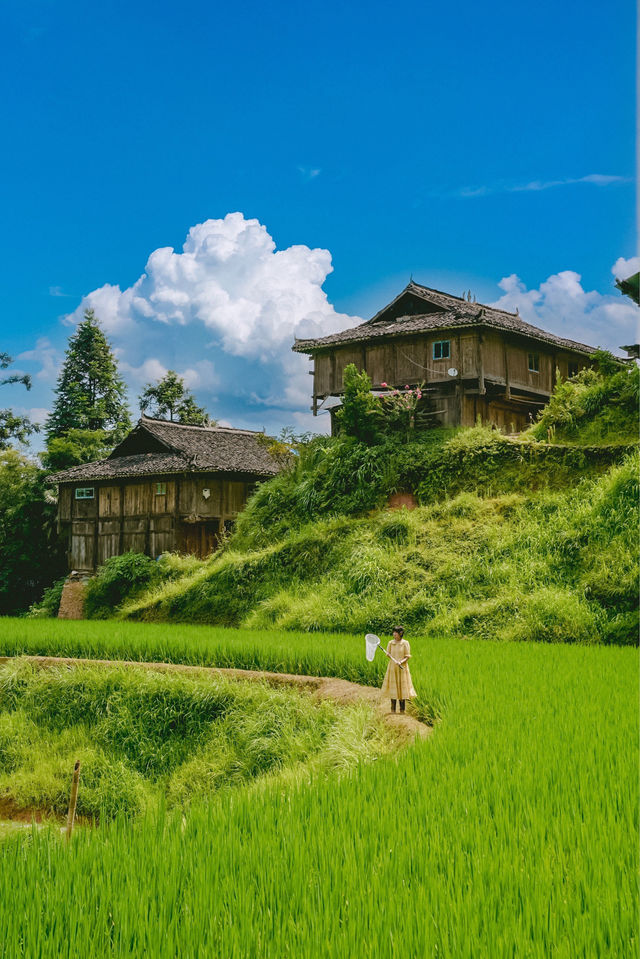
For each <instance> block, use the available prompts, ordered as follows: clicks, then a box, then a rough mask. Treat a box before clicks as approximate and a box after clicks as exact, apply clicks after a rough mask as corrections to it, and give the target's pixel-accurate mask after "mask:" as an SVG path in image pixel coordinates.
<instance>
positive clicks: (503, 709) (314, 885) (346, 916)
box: [0, 620, 639, 959]
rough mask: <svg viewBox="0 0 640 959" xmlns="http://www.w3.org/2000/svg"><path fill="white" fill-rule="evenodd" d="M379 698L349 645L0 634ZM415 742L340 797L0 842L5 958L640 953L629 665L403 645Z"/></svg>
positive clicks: (37, 644) (377, 670)
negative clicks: (304, 676)
mask: <svg viewBox="0 0 640 959" xmlns="http://www.w3.org/2000/svg"><path fill="white" fill-rule="evenodd" d="M18 650H23V651H27V652H50V653H53V652H56V651H58V652H60V653H74V652H75V653H77V654H80V655H81V654H83V653H84V654H88V655H94V656H115V657H118V656H127V657H136V656H139V657H140V658H144V659H160V658H164V657H165V655H166V654H169V658H172V659H173V660H184V661H187V662H201V663H210V664H218V665H230V664H234V663H235V664H237V665H240V666H246V665H250V664H253V665H255V666H263V667H264V668H270V669H271V668H279V669H281V670H300V671H304V672H316V673H320V674H325V675H326V674H335V675H342V676H344V677H346V678H358V677H360V678H365V679H368V680H369V681H370V682H372V683H375V682H379V681H380V677H381V670H382V668H383V663H382V661H381V660H380V661H378V662H375V663H374V664H372V665H369V664H367V663H366V661H365V660H364V655H363V652H364V650H363V643H362V640H361V639H356V638H355V637H350V636H342V637H341V636H331V635H323V636H321V637H319V636H310V635H308V634H294V633H251V632H248V631H234V630H222V629H215V628H209V627H187V626H182V625H174V626H170V627H167V626H166V625H161V624H160V625H152V624H148V625H145V624H132V623H113V622H107V623H98V622H96V623H86V622H85V623H62V622H55V621H28V620H4V621H1V620H0V651H3V652H6V653H13V652H16V651H18ZM412 652H413V654H414V658H413V660H412V673H413V677H414V681H415V683H416V687H417V688H418V690H419V692H420V694H421V697H422V701H423V702H425V703H431V704H432V707H433V711H434V712H435V713H437V714H439V715H440V716H441V719H442V721H441V722H440V723H438V725H437V727H436V730H435V733H434V735H433V737H431V739H430V740H429V741H427V742H425V743H419V744H418V745H416V746H415V747H414V748H412V749H408V750H405V751H403V752H402V753H401V754H400V755H399V756H398V758H397V761H394V760H389V759H381V760H379V761H378V762H376V763H374V764H372V765H369V766H362V767H358V769H357V770H356V771H355V772H354V773H353V774H352V775H351V776H350V777H345V778H343V779H342V780H340V781H335V780H325V781H323V782H317V783H311V785H307V784H298V785H297V786H295V788H293V789H291V790H290V791H289V790H286V791H285V790H283V788H282V787H281V786H277V785H274V787H272V788H269V789H266V790H264V791H261V792H260V793H258V794H254V795H251V796H245V795H243V794H240V793H238V792H236V793H234V794H233V795H232V794H231V793H229V794H227V795H226V796H224V795H223V796H221V797H220V798H219V799H218V801H216V802H214V803H211V804H208V805H202V806H196V807H194V808H192V810H191V812H190V814H189V816H188V818H187V821H186V823H183V822H182V820H181V818H180V816H176V817H174V816H173V815H171V814H169V815H167V816H166V817H164V818H162V817H161V819H160V820H159V821H158V820H157V819H155V818H150V819H148V820H143V821H142V822H141V823H140V824H139V825H137V826H133V825H131V824H129V823H127V822H126V821H123V820H117V821H116V822H115V823H114V824H112V825H110V826H108V827H100V828H99V829H98V830H97V831H95V832H91V831H85V832H79V833H78V834H77V835H76V837H75V839H74V842H73V845H72V847H71V848H70V849H69V848H65V847H64V846H63V844H62V843H61V842H60V840H59V838H58V837H57V836H55V835H54V834H47V833H44V834H42V833H41V834H35V835H33V836H30V837H29V838H28V842H27V843H26V844H25V841H24V839H22V838H15V839H11V840H8V841H4V842H3V843H2V845H1V846H0V928H1V929H2V930H3V942H4V946H5V952H6V954H7V955H11V956H14V955H15V956H25V957H28V959H31V957H35V956H38V957H40V959H52V957H58V956H60V955H89V954H91V955H93V956H96V957H98V959H101V957H103V956H111V955H130V956H132V957H142V956H145V955H153V956H154V957H157V959H169V957H171V959H173V957H174V956H176V955H188V956H194V957H200V956H201V957H205V956H211V955H224V956H246V955H261V956H265V957H272V956H273V957H278V959H280V957H283V956H296V957H304V959H306V957H314V959H319V957H340V959H342V957H343V956H345V955H349V956H362V957H371V959H374V957H375V959H386V957H396V956H397V957H400V956H408V955H411V956H431V955H439V956H442V957H447V959H449V957H450V959H460V957H467V956H468V957H471V956H487V957H505V959H506V957H511V956H514V955H518V956H527V957H530V959H548V957H553V959H565V957H566V959H575V957H578V956H582V957H590V956H593V955H599V956H602V957H611V959H613V957H616V959H619V957H626V956H632V955H635V954H636V952H637V944H638V919H637V908H636V905H637V882H636V876H637V870H638V845H637V842H635V841H633V840H632V837H633V836H635V835H637V829H638V791H637V742H638V705H639V704H638V655H637V651H636V650H633V649H611V648H602V647H576V646H573V647H567V646H557V645H556V646H552V645H547V644H522V643H508V642H507V643H495V642H473V641H470V642H459V643H451V642H450V641H447V640H439V639H433V638H431V639H427V638H421V637H412Z"/></svg>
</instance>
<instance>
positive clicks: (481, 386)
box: [478, 333, 486, 396]
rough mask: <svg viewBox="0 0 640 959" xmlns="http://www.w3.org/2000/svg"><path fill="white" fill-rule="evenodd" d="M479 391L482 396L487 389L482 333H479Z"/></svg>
mask: <svg viewBox="0 0 640 959" xmlns="http://www.w3.org/2000/svg"><path fill="white" fill-rule="evenodd" d="M478 392H479V393H480V395H481V396H482V395H483V394H484V393H485V392H486V390H485V387H484V358H483V356H482V333H478Z"/></svg>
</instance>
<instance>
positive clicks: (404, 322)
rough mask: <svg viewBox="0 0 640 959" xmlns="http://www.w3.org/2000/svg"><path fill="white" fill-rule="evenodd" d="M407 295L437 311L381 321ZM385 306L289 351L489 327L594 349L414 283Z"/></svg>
mask: <svg viewBox="0 0 640 959" xmlns="http://www.w3.org/2000/svg"><path fill="white" fill-rule="evenodd" d="M407 293H409V294H412V295H413V296H414V297H416V298H418V299H422V300H424V301H425V304H426V303H429V304H430V305H434V306H436V307H437V312H425V313H416V314H414V315H411V316H398V317H395V318H394V317H392V318H385V314H386V313H387V312H388V311H390V310H391V308H392V307H393V304H394V303H395V302H396V300H399V299H400V297H402V296H405V295H406V294H407ZM396 300H393V301H392V302H391V303H390V304H389V305H388V306H386V307H384V309H382V310H380V312H379V313H376V315H375V316H374V317H373V318H372V319H370V320H367V321H366V322H365V323H360V324H359V325H358V326H354V327H352V328H351V329H350V330H343V331H342V332H341V333H332V334H330V335H329V336H322V337H319V338H318V339H313V340H311V339H310V340H296V341H295V343H294V345H293V347H292V348H293V350H294V351H295V352H297V353H315V352H317V351H318V350H322V349H326V348H328V347H331V346H337V345H340V344H343V343H344V344H348V343H364V342H368V341H369V340H372V339H378V338H382V337H398V336H410V335H412V334H415V333H429V332H431V331H434V330H447V329H460V328H461V327H486V326H488V327H492V328H493V329H497V330H504V331H505V332H509V333H519V334H520V335H521V336H526V337H528V338H529V339H533V340H538V341H541V342H544V343H549V344H550V345H552V346H555V347H556V348H560V349H565V350H572V351H575V352H578V353H593V352H595V349H596V347H594V346H587V344H585V343H578V342H577V341H575V340H569V339H565V337H562V336H556V335H555V333H548V332H547V331H546V330H541V329H540V328H539V327H537V326H532V325H531V324H530V323H525V321H524V320H523V319H521V318H520V316H519V315H518V314H517V313H508V312H507V311H506V310H497V309H495V307H492V306H485V305H484V304H482V303H469V302H467V300H463V299H461V298H460V297H457V296H451V295H450V294H449V293H441V292H440V291H439V290H431V289H430V288H429V287H426V286H420V285H419V284H417V283H409V285H408V286H407V287H406V288H405V289H404V290H403V291H402V293H401V294H400V295H399V296H398V297H396Z"/></svg>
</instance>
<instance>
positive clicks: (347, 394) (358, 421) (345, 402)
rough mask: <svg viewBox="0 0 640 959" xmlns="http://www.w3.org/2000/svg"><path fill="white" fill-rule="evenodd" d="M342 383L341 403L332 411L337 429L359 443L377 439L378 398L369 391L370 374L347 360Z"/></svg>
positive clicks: (369, 442) (378, 424)
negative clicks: (336, 409) (335, 410)
mask: <svg viewBox="0 0 640 959" xmlns="http://www.w3.org/2000/svg"><path fill="white" fill-rule="evenodd" d="M342 384H343V395H342V406H341V407H340V409H339V410H338V411H337V412H336V423H337V425H338V430H339V432H340V433H343V434H345V435H346V436H353V437H355V438H356V439H357V440H360V442H361V443H367V444H371V443H377V442H378V441H379V439H380V424H381V420H382V417H383V412H382V404H381V402H380V399H379V398H378V397H377V396H374V395H373V394H372V392H371V379H370V377H369V376H368V374H367V373H366V372H365V371H364V370H362V372H360V373H359V372H358V369H357V367H356V365H355V363H349V365H348V366H346V367H345V370H344V373H343V376H342Z"/></svg>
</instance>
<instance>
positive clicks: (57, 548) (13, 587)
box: [0, 449, 65, 616]
mask: <svg viewBox="0 0 640 959" xmlns="http://www.w3.org/2000/svg"><path fill="white" fill-rule="evenodd" d="M45 475H46V474H45V473H44V471H43V470H41V469H39V468H38V466H37V465H36V464H35V463H34V462H32V461H31V460H29V459H28V458H27V457H26V456H23V455H22V454H21V453H19V452H18V451H17V450H11V449H10V450H4V451H3V452H0V615H4V616H8V615H12V614H15V613H19V612H24V611H25V610H26V609H27V608H28V607H29V605H30V604H31V603H33V602H34V601H35V600H37V599H39V598H40V596H41V595H42V591H43V589H44V588H45V587H46V586H50V585H51V583H52V582H53V581H54V580H55V579H57V578H58V577H60V576H62V575H63V573H64V572H65V552H64V544H63V543H62V542H61V540H60V537H59V536H58V533H57V530H56V504H55V500H54V498H53V496H52V495H51V493H50V491H49V490H47V488H46V486H45Z"/></svg>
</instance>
